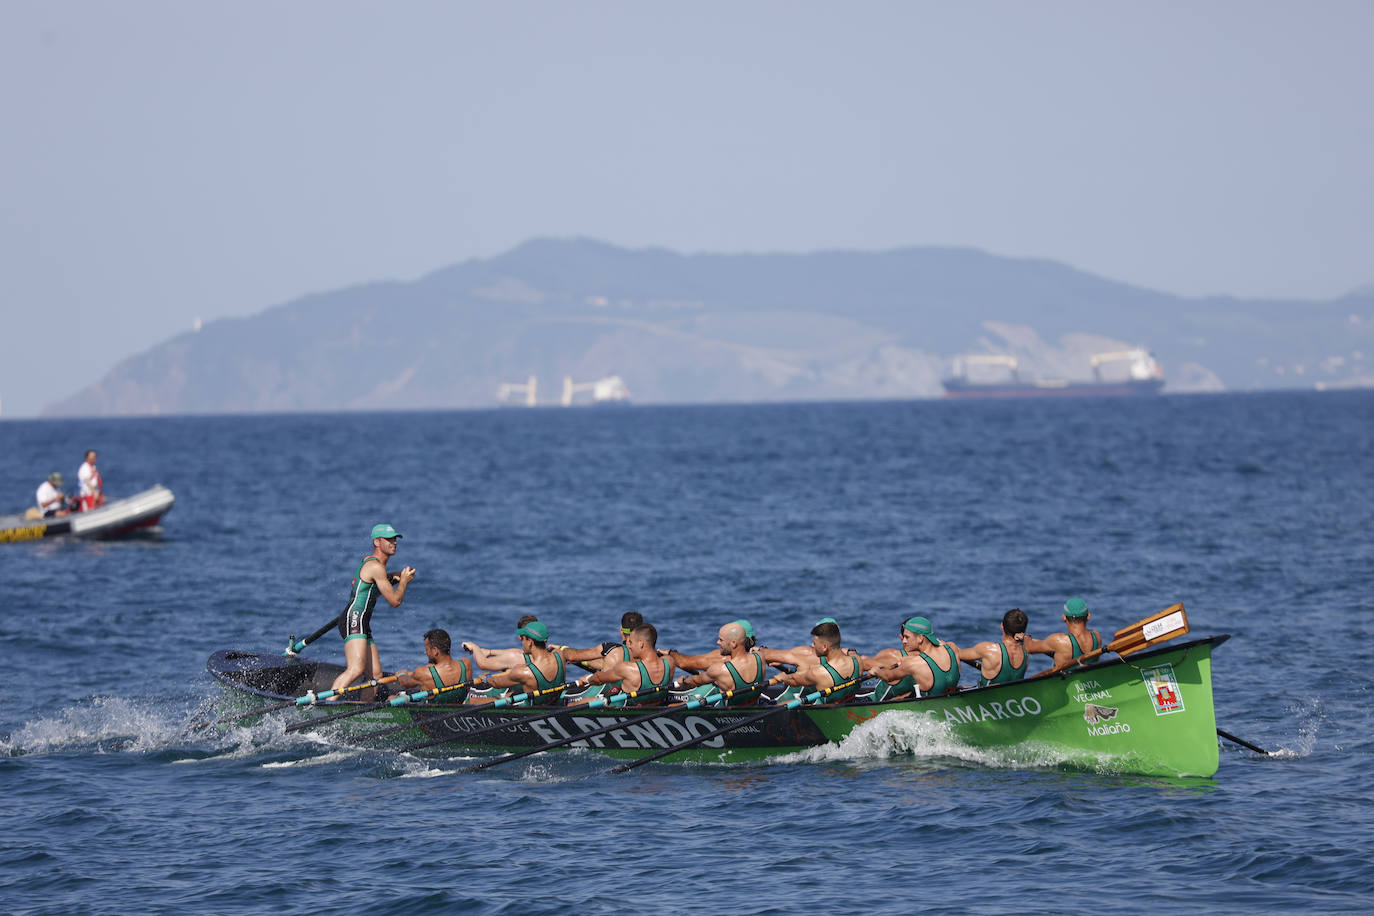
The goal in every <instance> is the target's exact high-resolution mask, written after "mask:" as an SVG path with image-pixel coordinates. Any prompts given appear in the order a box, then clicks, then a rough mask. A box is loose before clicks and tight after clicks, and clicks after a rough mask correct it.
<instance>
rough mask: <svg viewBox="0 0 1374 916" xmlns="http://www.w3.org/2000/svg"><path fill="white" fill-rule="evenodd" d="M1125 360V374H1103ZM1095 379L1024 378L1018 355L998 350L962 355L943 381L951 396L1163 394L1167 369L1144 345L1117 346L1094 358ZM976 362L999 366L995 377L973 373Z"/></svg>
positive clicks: (947, 392)
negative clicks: (1132, 347)
mask: <svg viewBox="0 0 1374 916" xmlns="http://www.w3.org/2000/svg"><path fill="white" fill-rule="evenodd" d="M1117 362H1125V363H1126V364H1127V368H1126V376H1125V377H1124V378H1111V379H1108V378H1103V376H1102V366H1103V365H1105V364H1107V363H1117ZM1091 363H1092V373H1093V377H1092V378H1091V379H1082V380H1068V379H1023V378H1021V376H1020V374H1019V373H1018V371H1017V362H1016V359H1015V357H1012V356H1001V355H995V354H978V355H972V356H960V357H958V358H957V359H955V360H954V371H953V373H952V374H951V375H950V376H949V377H948V378H946V379H944V380H943V381H942V382H941V384H943V385H944V388H945V397H947V398H1055V397H1098V398H1104V397H1116V398H1119V397H1143V396H1149V395H1156V394H1159V392H1160V390H1161V389H1163V387H1164V373H1163V371H1162V370H1161V369H1160V367H1159V363H1157V362H1156V361H1155V358H1154V355H1153V354H1151V353H1150V352H1148V351H1147V350H1143V349H1135V350H1114V351H1111V352H1109V353H1096V354H1094V355H1093V357H1092V360H1091ZM973 366H997V367H1002V369H1004V370H1005V371H1002V370H1000V369H999V370H994V373H995V375H994V377H991V378H989V377H988V376H987V373H978V374H979V376H980V377H979V378H978V379H972V378H970V377H969V368H970V367H973Z"/></svg>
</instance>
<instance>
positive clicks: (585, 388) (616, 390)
mask: <svg viewBox="0 0 1374 916" xmlns="http://www.w3.org/2000/svg"><path fill="white" fill-rule="evenodd" d="M579 394H590V395H591V398H590V399H583V400H580V401H579V400H577V396H578V395H579ZM496 400H498V401H500V402H501V403H502V404H506V405H523V406H525V407H537V406H539V379H537V378H535V377H534V376H533V375H531V376H530V377H529V378H528V379H526V380H525V381H524V382H523V383H521V382H508V383H506V384H504V385H502V386H501V387H500V389H498V390H497V392H496ZM629 403H630V389H629V386H627V385H626V384H625V381H624V379H622V378H621V377H620V376H618V375H608V376H606V377H605V378H601V379H597V380H596V381H594V382H574V381H573V380H572V376H571V375H565V376H563V396H562V398H561V399H560V400H559V404H560V405H561V406H563V407H572V406H574V405H575V404H593V405H603V404H629Z"/></svg>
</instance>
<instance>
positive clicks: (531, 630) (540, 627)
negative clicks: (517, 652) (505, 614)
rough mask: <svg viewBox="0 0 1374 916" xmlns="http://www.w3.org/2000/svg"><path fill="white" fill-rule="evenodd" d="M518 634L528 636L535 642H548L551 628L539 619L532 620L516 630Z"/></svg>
mask: <svg viewBox="0 0 1374 916" xmlns="http://www.w3.org/2000/svg"><path fill="white" fill-rule="evenodd" d="M515 635H516V636H528V637H529V638H530V639H533V640H534V641H535V642H548V639H549V628H548V627H546V626H544V624H543V623H542V622H540V621H538V620H531V621H530V622H529V623H527V624H525V625H524V626H523V627H521V628H520V629H518V630H516V631H515Z"/></svg>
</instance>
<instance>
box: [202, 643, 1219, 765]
mask: <svg viewBox="0 0 1374 916" xmlns="http://www.w3.org/2000/svg"><path fill="white" fill-rule="evenodd" d="M1226 638H1227V637H1226V636H1211V637H1205V638H1202V639H1196V640H1192V641H1189V642H1185V643H1180V644H1178V645H1176V646H1165V647H1161V648H1157V649H1153V650H1151V651H1148V652H1141V653H1137V654H1135V655H1132V656H1131V657H1130V658H1129V659H1128V660H1127V661H1122V660H1111V661H1101V662H1096V663H1093V664H1089V665H1085V666H1083V667H1081V668H1079V669H1076V670H1073V671H1065V672H1061V673H1059V674H1056V675H1050V676H1047V677H1037V678H1029V679H1026V680H1023V681H1015V682H1012V683H1010V684H998V685H992V686H988V687H980V688H973V689H967V690H963V691H960V692H959V693H957V694H953V695H950V696H942V697H922V698H920V699H917V700H910V701H904V702H896V703H877V704H875V703H849V704H838V705H823V706H811V707H803V708H800V709H783V708H778V707H774V708H776V709H777V712H775V713H774V714H773V715H770V716H768V717H766V718H764V719H762V720H761V721H758V722H755V723H754V724H751V725H747V726H744V727H741V728H737V729H735V730H733V731H729V732H727V733H725V734H723V735H717V736H714V737H712V738H709V739H707V740H706V741H704V742H702V743H701V744H699V745H697V746H695V747H692V748H689V749H687V750H685V751H680V752H678V753H677V754H675V755H673V756H672V757H671V758H669V759H671V760H673V761H697V762H740V761H751V760H761V759H765V758H767V757H771V756H776V755H779V754H787V753H791V752H795V751H800V750H804V749H806V748H813V747H817V746H820V745H824V744H827V743H832V742H839V741H842V740H844V739H845V738H846V737H848V736H849V735H850V734H851V733H852V732H853V731H854V729H855V728H857V727H859V726H860V725H863V724H864V723H866V722H869V721H870V720H873V719H875V718H877V717H879V716H890V715H891V716H914V717H917V718H918V719H919V720H920V721H923V722H926V723H932V724H933V725H935V726H936V729H937V731H939V732H940V733H943V734H948V735H949V736H951V737H952V738H954V739H955V740H956V741H958V742H960V743H962V744H964V745H967V746H970V747H974V748H1007V749H1015V750H1016V751H1017V752H1018V754H1017V756H1018V759H1021V758H1024V757H1025V754H1024V753H1022V752H1026V751H1031V752H1032V753H1031V755H1030V759H1044V760H1047V761H1052V762H1053V763H1054V764H1055V765H1068V766H1073V767H1078V768H1083V769H1091V770H1099V771H1107V772H1120V773H1136V774H1144V775H1156V776H1211V775H1212V774H1214V773H1215V772H1216V769H1217V764H1218V746H1217V736H1216V720H1215V716H1214V712H1213V706H1212V679H1211V651H1212V648H1213V647H1214V646H1215V645H1218V644H1220V643H1221V642H1223V641H1225V640H1226ZM207 668H208V669H209V670H210V672H211V673H212V674H213V675H214V676H215V677H216V678H217V679H219V680H220V681H221V682H222V683H223V684H225V685H226V686H227V687H228V688H230V689H229V690H228V691H227V699H228V700H229V705H228V706H227V709H229V710H233V711H235V712H241V711H245V710H248V709H251V708H253V704H254V703H256V704H262V703H265V702H269V701H278V702H280V701H284V700H288V699H291V698H292V697H294V696H299V695H302V694H304V693H305V692H306V691H307V690H315V691H319V690H327V689H328V688H329V685H330V683H332V681H333V678H334V677H335V676H337V675H338V673H339V672H340V671H341V670H342V667H341V666H339V665H336V664H331V663H327V662H315V661H304V660H301V659H282V658H277V657H274V656H265V655H258V654H256V653H248V652H217V653H215V655H213V656H211V657H210V660H209V662H208V663H207ZM364 705H366V704H364V703H362V702H361V701H343V702H339V703H328V704H320V705H318V706H307V707H303V708H302V709H301V712H303V713H304V714H305V715H307V716H324V715H329V714H332V713H336V712H339V711H341V710H345V709H350V708H352V709H361V708H362V707H363V706H364ZM764 708H766V707H747V708H741V709H734V710H728V709H725V710H722V709H696V710H675V711H673V712H671V713H667V714H664V715H659V716H655V717H653V718H647V714H652V713H653V712H655V710H654V709H652V708H650V709H645V710H628V711H627V710H610V709H597V710H585V709H584V710H577V709H572V710H567V711H561V712H557V713H556V714H555V715H553V716H549V717H547V718H542V719H540V721H531V720H532V719H533V718H534V717H536V716H545V715H547V714H548V713H550V712H553V710H552V709H551V708H536V709H510V708H501V709H493V708H491V707H490V706H481V705H477V706H464V705H460V704H451V703H450V704H445V703H431V704H414V705H403V706H397V707H387V708H382V709H372V710H368V711H366V712H360V713H359V714H358V715H354V716H351V717H348V718H345V719H342V720H340V721H338V722H337V723H330V724H328V725H324V724H322V725H321V728H328V729H336V730H337V731H335V732H331V734H339V735H340V736H341V737H346V736H357V735H359V734H361V733H364V732H368V731H372V730H375V729H377V728H379V727H381V726H401V727H400V728H399V729H398V730H397V731H396V732H394V733H392V734H391V735H388V736H386V738H385V744H384V745H383V746H391V747H398V746H405V745H409V744H416V743H420V742H426V741H434V742H438V743H437V744H436V745H435V746H433V747H431V748H429V749H426V751H425V753H427V754H431V755H434V756H452V755H454V754H457V753H461V752H465V751H473V750H476V751H488V752H490V751H514V750H520V749H524V748H529V747H537V746H541V745H543V744H546V743H549V742H552V741H558V740H561V739H566V738H571V737H573V736H575V735H578V734H583V733H585V732H589V731H591V730H593V729H597V728H601V727H603V726H605V725H609V724H612V723H615V722H621V723H623V725H624V727H623V728H619V729H613V730H611V731H608V732H606V733H604V734H601V735H597V736H593V737H591V738H589V739H584V740H581V741H576V742H573V743H571V744H570V745H569V747H572V748H586V749H591V750H596V751H599V752H603V753H605V754H608V755H610V756H612V757H618V758H635V757H640V756H644V755H645V754H648V753H651V752H653V751H656V750H660V749H662V748H666V747H670V746H672V745H674V744H677V743H679V742H682V741H686V740H688V739H690V738H693V737H697V736H700V735H704V734H705V733H707V732H708V731H711V730H713V729H716V728H720V727H723V726H728V725H733V724H735V723H738V722H741V721H743V720H744V719H746V718H749V717H751V716H756V715H757V714H758V713H759V712H760V711H762V710H763V709H764ZM485 729H490V730H486V731H483V730H485ZM479 731H482V733H481V734H475V733H476V732H479ZM1036 750H1043V751H1044V752H1045V753H1044V754H1043V755H1039V756H1037V755H1036V754H1035V753H1033V752H1034V751H1036Z"/></svg>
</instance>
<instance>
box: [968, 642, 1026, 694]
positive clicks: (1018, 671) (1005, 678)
mask: <svg viewBox="0 0 1374 916" xmlns="http://www.w3.org/2000/svg"><path fill="white" fill-rule="evenodd" d="M997 648H999V649H1001V650H1002V667H1001V668H999V669H998V671H997V676H996V677H994V678H993V679H992V680H988V679H987V678H985V677H980V678H979V679H978V686H979V687H986V686H987V685H989V684H1010V683H1011V682H1012V681H1019V680H1021V679H1022V678H1023V677H1025V676H1026V665H1027V663H1028V662H1029V661H1030V656H1028V655H1027V654H1026V650H1025V649H1022V650H1021V667H1020V668H1013V667H1012V666H1011V655H1010V654H1008V653H1007V646H1006V643H998V645H997Z"/></svg>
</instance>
